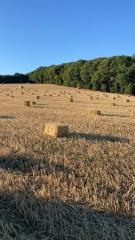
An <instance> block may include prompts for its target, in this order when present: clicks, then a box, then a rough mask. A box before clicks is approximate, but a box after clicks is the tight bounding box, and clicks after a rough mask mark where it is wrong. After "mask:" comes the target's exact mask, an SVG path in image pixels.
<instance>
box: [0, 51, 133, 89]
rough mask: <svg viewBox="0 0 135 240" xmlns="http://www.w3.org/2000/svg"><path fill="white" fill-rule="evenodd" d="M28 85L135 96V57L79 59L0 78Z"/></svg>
mask: <svg viewBox="0 0 135 240" xmlns="http://www.w3.org/2000/svg"><path fill="white" fill-rule="evenodd" d="M28 82H32V83H51V84H59V85H64V86H69V87H78V88H87V89H92V90H99V91H107V92H114V93H126V94H135V55H133V56H131V57H130V56H114V57H108V58H107V57H104V58H96V59H93V60H90V61H86V60H79V61H76V62H70V63H63V64H59V65H51V66H49V67H42V66H41V67H39V68H37V69H36V70H35V71H32V72H30V73H28V74H19V73H15V74H14V75H5V76H2V75H0V83H28Z"/></svg>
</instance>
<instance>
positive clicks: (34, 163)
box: [0, 154, 77, 176]
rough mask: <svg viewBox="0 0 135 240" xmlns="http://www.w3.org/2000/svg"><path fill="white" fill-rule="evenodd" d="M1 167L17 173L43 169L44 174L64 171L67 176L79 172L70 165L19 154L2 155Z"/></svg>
mask: <svg viewBox="0 0 135 240" xmlns="http://www.w3.org/2000/svg"><path fill="white" fill-rule="evenodd" d="M0 169H5V170H7V171H9V172H12V173H16V174H20V173H21V174H31V173H32V172H33V171H34V170H35V171H42V173H43V174H44V175H50V174H53V173H54V172H55V173H57V172H63V173H64V174H65V176H66V175H69V174H70V173H73V172H74V174H75V175H76V176H77V173H76V172H75V171H74V170H73V169H72V168H71V167H69V166H65V165H63V164H61V163H55V162H53V161H49V160H48V161H47V160H45V159H35V158H33V157H31V156H26V155H19V154H16V155H15V154H10V155H7V156H0Z"/></svg>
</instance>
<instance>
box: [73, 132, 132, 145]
mask: <svg viewBox="0 0 135 240" xmlns="http://www.w3.org/2000/svg"><path fill="white" fill-rule="evenodd" d="M68 138H72V139H75V140H78V139H79V140H81V139H82V140H88V141H98V142H100V141H107V142H108V141H109V142H122V143H129V139H127V138H123V137H118V136H112V135H100V134H86V133H76V132H72V133H70V134H69V135H68Z"/></svg>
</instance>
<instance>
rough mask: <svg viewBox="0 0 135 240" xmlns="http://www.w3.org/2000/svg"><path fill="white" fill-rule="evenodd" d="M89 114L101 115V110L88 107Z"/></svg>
mask: <svg viewBox="0 0 135 240" xmlns="http://www.w3.org/2000/svg"><path fill="white" fill-rule="evenodd" d="M90 114H92V115H101V111H100V110H94V109H90Z"/></svg>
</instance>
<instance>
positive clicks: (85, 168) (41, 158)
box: [0, 84, 135, 240]
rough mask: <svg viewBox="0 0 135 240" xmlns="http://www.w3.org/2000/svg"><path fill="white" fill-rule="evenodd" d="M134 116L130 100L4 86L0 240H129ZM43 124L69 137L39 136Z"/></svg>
mask: <svg viewBox="0 0 135 240" xmlns="http://www.w3.org/2000/svg"><path fill="white" fill-rule="evenodd" d="M37 96H39V99H38V100H37ZM71 96H72V98H73V102H70V98H71ZM24 101H36V104H35V105H32V106H31V107H27V106H24ZM114 103H115V104H114ZM114 105H115V106H114ZM91 109H95V110H100V111H101V114H100V115H96V114H92V112H91ZM134 109H135V97H134V96H127V95H120V94H109V93H103V92H94V91H89V90H84V89H74V88H67V87H62V86H55V85H44V84H42V85H40V84H38V85H36V84H25V85H19V84H13V85H8V84H7V85H6V84H5V85H2V84H1V85H0V239H2V240H13V239H16V240H26V239H27V240H38V239H39V240H40V239H43V240H50V239H52V240H68V239H69V240H97V239H101V240H102V239H103V240H134V239H135V218H134V217H135V160H134V159H135V112H133V111H135V110H134ZM48 122H49V123H52V122H61V123H65V124H67V125H68V126H69V129H70V134H69V136H68V137H66V138H57V139H56V138H51V137H49V136H45V135H43V131H44V125H45V123H48Z"/></svg>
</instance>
